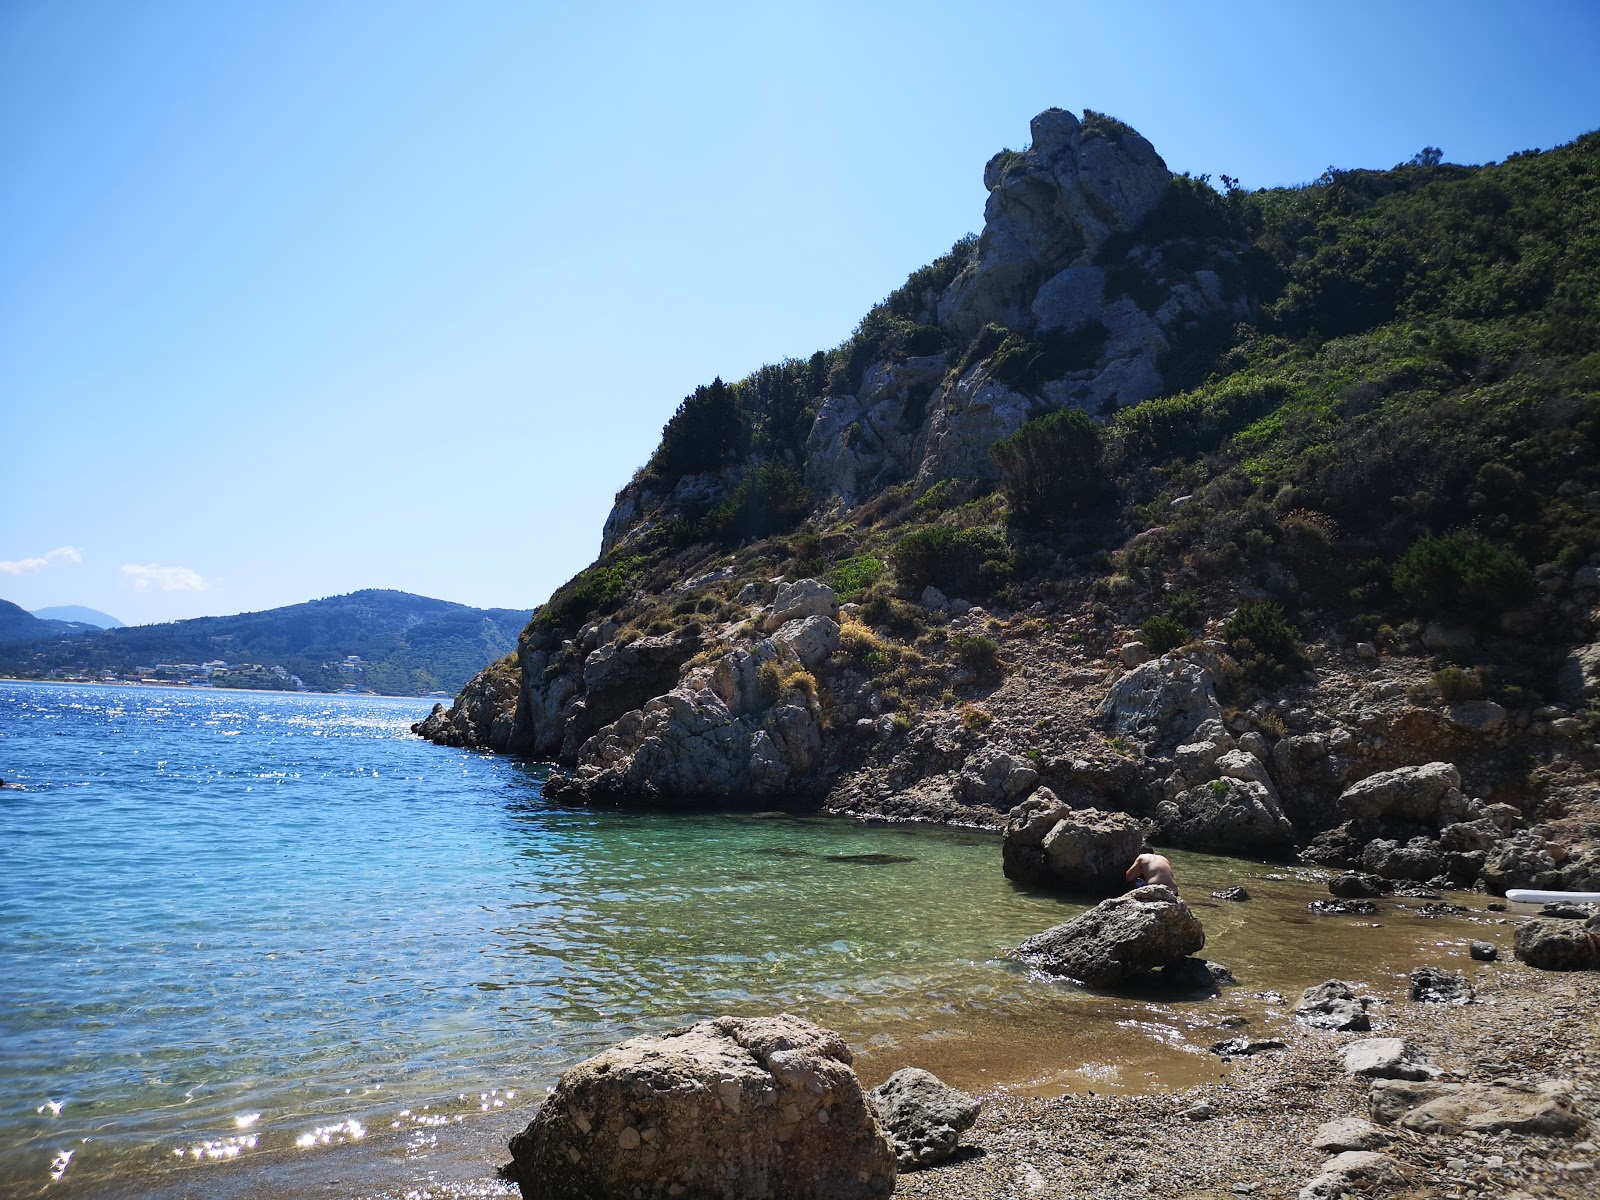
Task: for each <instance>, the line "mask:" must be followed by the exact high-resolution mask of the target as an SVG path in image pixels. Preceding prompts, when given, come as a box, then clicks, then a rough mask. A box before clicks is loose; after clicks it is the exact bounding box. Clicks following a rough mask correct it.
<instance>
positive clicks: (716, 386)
mask: <svg viewBox="0 0 1600 1200" xmlns="http://www.w3.org/2000/svg"><path fill="white" fill-rule="evenodd" d="M742 432H743V423H742V421H741V419H740V414H739V402H738V399H737V398H736V397H735V395H734V393H733V390H732V389H730V388H729V387H728V386H727V385H726V384H725V383H723V382H722V380H721V379H720V378H718V379H714V380H712V382H711V385H710V386H709V387H706V386H701V387H697V388H695V390H694V391H693V392H692V393H690V394H689V395H688V396H685V397H684V400H683V403H682V404H680V405H678V410H677V411H676V412H675V413H673V414H672V419H671V420H669V421H668V422H667V423H666V425H665V426H664V427H663V428H662V430H661V444H660V445H659V446H657V447H656V452H655V454H654V455H652V456H651V458H650V469H651V470H652V471H654V472H656V473H657V474H659V475H662V476H664V477H666V478H668V479H676V478H678V477H679V476H681V475H693V474H696V473H699V472H702V471H716V470H718V469H720V468H721V467H722V465H723V463H724V462H726V461H727V457H728V454H729V452H730V451H731V450H733V449H734V447H735V446H737V445H738V444H739V439H740V436H741V434H742Z"/></svg>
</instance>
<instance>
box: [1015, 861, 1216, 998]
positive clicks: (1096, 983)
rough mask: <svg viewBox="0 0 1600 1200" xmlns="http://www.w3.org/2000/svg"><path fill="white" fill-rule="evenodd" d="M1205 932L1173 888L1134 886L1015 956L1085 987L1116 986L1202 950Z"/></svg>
mask: <svg viewBox="0 0 1600 1200" xmlns="http://www.w3.org/2000/svg"><path fill="white" fill-rule="evenodd" d="M1205 944H1206V931H1205V929H1204V928H1202V927H1201V925H1200V919H1199V918H1198V917H1196V916H1195V915H1194V913H1192V912H1190V911H1189V906H1188V905H1187V904H1185V903H1184V902H1183V901H1182V900H1180V899H1178V896H1177V893H1175V892H1173V891H1172V889H1171V888H1166V887H1162V886H1160V885H1159V884H1151V885H1149V886H1147V887H1141V888H1135V889H1134V890H1133V891H1131V892H1128V893H1127V894H1126V895H1122V896H1114V897H1112V898H1111V899H1110V900H1102V901H1101V902H1100V903H1099V904H1097V905H1095V906H1094V907H1093V908H1091V909H1090V910H1089V911H1088V912H1086V913H1084V914H1083V915H1082V916H1079V917H1074V918H1073V919H1072V920H1070V921H1067V922H1066V923H1064V924H1061V925H1057V926H1056V927H1055V928H1053V929H1047V930H1045V931H1044V932H1043V933H1036V934H1034V935H1033V936H1032V937H1031V938H1029V939H1028V940H1027V941H1025V942H1023V943H1022V945H1020V946H1018V947H1017V950H1016V953H1017V956H1018V957H1019V958H1021V959H1022V960H1023V961H1024V962H1026V963H1028V964H1029V965H1030V966H1033V967H1036V968H1037V969H1039V970H1041V971H1044V972H1046V973H1047V974H1050V975H1063V976H1065V977H1066V978H1068V979H1073V980H1076V981H1077V982H1079V983H1082V984H1084V985H1086V986H1088V987H1096V988H1103V987H1115V986H1116V985H1117V984H1120V983H1126V982H1128V981H1129V980H1132V979H1135V978H1136V977H1138V976H1140V975H1144V974H1147V973H1148V972H1152V971H1155V970H1157V969H1159V968H1161V967H1164V966H1166V965H1167V964H1168V963H1173V962H1176V961H1177V960H1179V959H1181V958H1184V957H1187V956H1188V955H1190V954H1194V953H1196V952H1197V951H1199V950H1201V949H1203V948H1204V946H1205Z"/></svg>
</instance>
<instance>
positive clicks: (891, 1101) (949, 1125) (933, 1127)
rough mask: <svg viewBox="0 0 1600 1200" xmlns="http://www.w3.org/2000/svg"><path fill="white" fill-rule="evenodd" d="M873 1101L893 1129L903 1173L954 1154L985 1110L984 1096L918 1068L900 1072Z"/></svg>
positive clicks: (874, 1094) (883, 1121) (881, 1087)
mask: <svg viewBox="0 0 1600 1200" xmlns="http://www.w3.org/2000/svg"><path fill="white" fill-rule="evenodd" d="M867 1099H868V1100H870V1101H871V1103H872V1107H873V1108H874V1109H875V1110H876V1112H877V1114H878V1120H879V1122H880V1123H881V1124H882V1125H883V1127H884V1129H885V1130H887V1131H888V1134H889V1140H890V1141H891V1142H892V1143H893V1144H894V1151H895V1156H896V1158H897V1160H898V1163H899V1167H900V1170H902V1171H909V1170H913V1169H915V1168H917V1167H926V1166H931V1165H933V1164H934V1163H938V1162H943V1161H944V1160H945V1159H947V1158H949V1157H950V1156H951V1155H952V1154H954V1153H955V1150H956V1146H957V1144H958V1143H959V1142H960V1141H961V1135H962V1134H963V1133H965V1132H966V1131H967V1130H968V1129H971V1128H972V1125H973V1122H975V1121H976V1120H977V1119H978V1114H979V1112H980V1111H982V1108H983V1105H982V1103H981V1102H980V1101H979V1100H977V1099H975V1098H974V1097H972V1096H969V1095H967V1094H966V1093H965V1092H961V1091H957V1090H956V1089H955V1088H953V1087H951V1086H949V1085H948V1084H947V1083H945V1082H944V1081H942V1080H941V1079H940V1078H939V1077H938V1076H937V1075H934V1074H933V1073H932V1072H931V1071H924V1070H922V1069H920V1068H918V1067H904V1068H902V1069H901V1070H899V1071H896V1072H895V1073H894V1074H893V1075H891V1076H889V1078H888V1079H886V1080H884V1081H883V1082H882V1083H880V1084H879V1085H878V1086H877V1087H875V1088H873V1089H872V1091H870V1092H868V1093H867Z"/></svg>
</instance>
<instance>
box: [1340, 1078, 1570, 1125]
mask: <svg viewBox="0 0 1600 1200" xmlns="http://www.w3.org/2000/svg"><path fill="white" fill-rule="evenodd" d="M1367 1107H1368V1109H1369V1110H1370V1111H1371V1113H1372V1119H1373V1120H1375V1121H1381V1122H1383V1123H1384V1124H1385V1125H1395V1124H1398V1125H1399V1126H1400V1127H1401V1128H1402V1129H1409V1130H1412V1131H1413V1132H1415V1133H1424V1134H1460V1133H1465V1132H1477V1133H1485V1134H1489V1133H1519V1134H1535V1135H1541V1136H1544V1137H1571V1136H1572V1135H1573V1134H1575V1133H1578V1132H1579V1131H1580V1130H1582V1129H1583V1128H1584V1126H1585V1124H1586V1123H1585V1121H1584V1119H1583V1118H1582V1117H1581V1116H1579V1115H1578V1113H1577V1112H1576V1110H1575V1109H1574V1108H1573V1103H1572V1085H1571V1084H1570V1083H1568V1082H1566V1081H1564V1080H1547V1081H1545V1082H1542V1083H1523V1082H1519V1081H1517V1080H1512V1079H1497V1080H1494V1081H1493V1082H1492V1083H1447V1082H1442V1081H1438V1080H1433V1081H1420V1082H1413V1081H1410V1080H1403V1079H1379V1080H1376V1081H1374V1083H1373V1084H1372V1087H1371V1089H1370V1090H1369V1091H1368V1093H1367Z"/></svg>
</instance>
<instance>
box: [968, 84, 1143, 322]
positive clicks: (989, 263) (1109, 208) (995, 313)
mask: <svg viewBox="0 0 1600 1200" xmlns="http://www.w3.org/2000/svg"><path fill="white" fill-rule="evenodd" d="M1031 132H1032V134H1033V144H1032V146H1031V147H1030V148H1029V149H1028V150H1027V151H1025V152H1023V153H1020V154H1017V153H1012V152H1009V151H1003V152H1002V153H1000V154H997V155H995V157H994V158H992V159H990V160H989V164H988V166H986V167H985V168H984V173H983V178H984V184H985V186H987V187H988V188H989V202H988V204H987V206H986V207H985V209H984V229H983V236H982V237H981V238H980V239H979V242H978V248H977V253H976V254H975V255H973V258H972V260H971V262H970V263H969V264H968V266H967V268H966V269H965V270H964V271H963V272H962V273H961V274H960V275H958V276H957V277H956V279H955V281H954V282H953V283H951V284H950V286H949V287H948V288H947V289H946V290H945V293H944V295H943V296H942V297H941V298H940V300H939V313H938V316H939V324H940V325H941V326H944V327H946V328H949V329H951V330H953V331H954V332H956V333H957V334H958V335H959V336H961V337H964V338H970V337H972V336H973V335H974V334H976V333H977V332H978V331H979V330H980V329H982V328H983V327H984V326H985V325H990V324H994V325H1003V326H1007V327H1010V328H1024V327H1026V326H1028V325H1029V324H1031V320H1030V315H1031V314H1030V312H1029V309H1028V302H1029V301H1030V300H1032V299H1033V298H1034V297H1035V295H1036V294H1037V292H1038V291H1039V286H1040V284H1042V283H1043V282H1045V281H1046V280H1047V279H1049V278H1051V277H1052V276H1053V275H1056V274H1058V273H1060V272H1061V271H1062V270H1063V269H1065V268H1066V267H1068V266H1069V265H1070V264H1072V263H1073V262H1075V261H1076V260H1078V259H1080V258H1083V257H1085V256H1086V254H1087V252H1090V251H1092V250H1093V249H1094V248H1095V247H1097V246H1099V245H1100V244H1101V243H1103V242H1104V241H1105V240H1106V238H1108V237H1109V236H1111V234H1113V233H1116V232H1119V231H1122V230H1131V229H1133V228H1134V227H1136V226H1137V225H1138V224H1139V222H1140V221H1142V220H1143V219H1144V218H1145V217H1146V216H1147V215H1148V214H1149V213H1150V212H1151V211H1152V210H1153V209H1154V208H1155V206H1156V204H1157V203H1158V202H1159V201H1160V199H1161V196H1162V194H1163V193H1164V192H1165V191H1166V189H1167V186H1168V182H1169V180H1170V179H1171V173H1170V172H1169V171H1168V170H1167V166H1166V164H1165V163H1164V162H1162V161H1161V156H1160V155H1158V154H1157V153H1156V152H1155V149H1154V148H1153V147H1152V146H1151V145H1150V143H1149V142H1147V141H1145V139H1144V138H1142V137H1140V136H1139V135H1138V134H1136V133H1133V132H1132V131H1131V130H1129V131H1126V132H1124V131H1121V130H1116V131H1104V132H1102V130H1101V127H1098V126H1091V127H1090V128H1087V129H1086V128H1085V126H1084V125H1083V124H1082V123H1081V122H1080V121H1079V120H1078V118H1077V117H1075V116H1073V115H1072V114H1071V113H1069V112H1066V111H1065V110H1063V109H1059V108H1052V109H1049V110H1047V111H1045V112H1042V113H1040V114H1039V115H1038V116H1037V117H1035V118H1034V119H1033V122H1032V125H1031ZM1071 287H1072V285H1071V284H1070V283H1068V284H1064V285H1062V286H1061V287H1060V288H1058V291H1060V290H1068V291H1070V290H1071ZM1083 290H1088V289H1087V288H1084V289H1083ZM1075 298H1076V297H1075ZM1082 298H1083V299H1090V298H1092V297H1090V296H1084V297H1082ZM1059 307H1061V305H1060V304H1059V302H1057V303H1056V304H1049V303H1048V302H1047V311H1055V310H1056V309H1058V308H1059Z"/></svg>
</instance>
